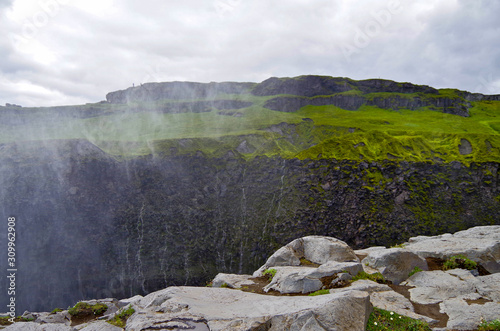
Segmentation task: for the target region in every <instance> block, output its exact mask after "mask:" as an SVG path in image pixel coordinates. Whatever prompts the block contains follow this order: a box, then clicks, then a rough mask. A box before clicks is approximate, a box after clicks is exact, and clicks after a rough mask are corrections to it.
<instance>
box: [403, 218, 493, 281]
mask: <svg viewBox="0 0 500 331" xmlns="http://www.w3.org/2000/svg"><path fill="white" fill-rule="evenodd" d="M405 248H406V249H407V250H411V251H413V252H415V253H416V254H418V255H419V256H421V257H424V258H426V257H436V258H441V259H443V260H446V259H448V258H450V257H451V256H453V255H459V254H462V255H465V256H467V257H468V258H469V259H471V260H474V261H476V262H479V263H480V264H481V265H482V266H483V267H485V268H486V270H488V271H489V272H491V273H496V272H500V225H492V226H478V227H474V228H471V229H468V230H465V231H460V232H456V233H455V234H449V233H447V234H443V235H439V236H434V237H426V236H419V237H413V238H410V239H409V241H408V243H407V244H406V246H405Z"/></svg>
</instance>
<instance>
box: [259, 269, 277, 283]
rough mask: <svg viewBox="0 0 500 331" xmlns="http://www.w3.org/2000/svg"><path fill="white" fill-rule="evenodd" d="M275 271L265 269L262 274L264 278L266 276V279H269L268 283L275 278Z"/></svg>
mask: <svg viewBox="0 0 500 331" xmlns="http://www.w3.org/2000/svg"><path fill="white" fill-rule="evenodd" d="M276 271H277V270H276V269H267V270H265V271H264V272H263V273H262V274H263V275H264V276H266V275H267V277H268V278H269V281H271V280H272V279H273V277H274V276H276Z"/></svg>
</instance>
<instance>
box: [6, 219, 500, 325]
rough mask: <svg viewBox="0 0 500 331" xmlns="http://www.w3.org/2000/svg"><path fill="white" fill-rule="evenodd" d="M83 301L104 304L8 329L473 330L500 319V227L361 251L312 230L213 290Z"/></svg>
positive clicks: (219, 280) (220, 280)
mask: <svg viewBox="0 0 500 331" xmlns="http://www.w3.org/2000/svg"><path fill="white" fill-rule="evenodd" d="M456 256H459V257H456ZM454 257H455V258H454ZM447 260H448V262H446V261H447ZM472 261H474V262H475V263H474V262H472ZM469 269H471V270H469ZM370 275H371V276H370ZM410 275H411V276H410ZM370 279H372V280H370ZM373 280H376V281H373ZM310 293H314V294H323V295H316V296H309V295H308V294H310ZM85 303H87V304H88V305H87V306H86V307H98V305H99V304H100V305H102V304H104V305H106V307H107V310H106V311H105V312H100V313H99V314H94V315H95V316H94V315H92V313H89V311H90V310H88V309H87V315H85V316H87V317H85V316H84V315H82V314H83V313H82V311H83V310H82V311H79V312H76V313H75V311H74V310H73V311H70V312H69V311H68V310H65V311H59V312H53V313H29V312H26V313H25V314H24V315H23V317H24V318H25V319H26V320H28V319H33V321H31V322H16V323H14V324H12V325H10V326H7V327H6V328H5V329H4V330H6V331H10V330H27V331H30V330H33V331H38V330H44V331H50V330H63V331H64V330H68V331H69V330H82V331H93V330H104V331H108V330H109V331H115V330H123V329H125V330H130V331H141V330H254V331H261V330H262V331H264V330H349V331H352V330H365V329H366V328H367V323H368V319H369V316H370V314H371V313H372V311H373V309H374V307H375V308H379V309H384V310H388V311H391V312H394V313H396V314H398V315H402V316H408V317H410V318H413V319H416V320H420V321H424V322H426V323H428V325H429V326H430V327H431V328H433V329H434V330H476V329H477V328H478V326H479V324H480V323H481V321H486V322H488V321H493V320H497V319H500V226H482V227H475V228H471V229H469V230H466V231H461V232H457V233H455V234H453V235H452V234H443V235H440V236H435V237H424V236H419V237H414V238H411V239H410V240H409V241H408V242H407V243H404V244H401V245H398V246H397V247H393V248H385V247H371V248H368V249H363V250H357V251H354V250H352V249H351V248H350V247H349V246H348V245H347V244H346V243H344V242H342V241H340V240H338V239H335V238H330V237H321V236H308V237H304V238H300V239H296V240H294V241H292V242H291V243H289V244H288V245H286V246H284V247H282V248H280V249H279V250H278V251H276V252H275V253H274V254H273V255H272V256H271V257H270V258H269V259H268V260H267V262H266V263H265V264H264V265H263V266H262V267H261V268H259V269H258V270H257V271H255V273H254V274H253V275H233V274H219V275H217V276H216V277H215V279H214V280H213V282H212V287H204V288H203V287H169V288H166V289H164V290H160V291H157V292H154V293H151V294H149V295H147V296H145V297H142V296H135V297H132V298H129V299H124V300H116V299H104V300H91V301H86V302H85ZM99 315H100V316H99ZM128 315H130V316H128ZM127 317H128V319H126V320H125V318H127ZM108 321H122V322H123V326H124V327H123V328H122V327H118V326H115V325H112V324H110V323H108ZM115 324H117V323H115Z"/></svg>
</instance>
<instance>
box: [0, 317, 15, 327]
mask: <svg viewBox="0 0 500 331" xmlns="http://www.w3.org/2000/svg"><path fill="white" fill-rule="evenodd" d="M9 318H10V316H2V317H0V325H11V324H12V322H11V321H9Z"/></svg>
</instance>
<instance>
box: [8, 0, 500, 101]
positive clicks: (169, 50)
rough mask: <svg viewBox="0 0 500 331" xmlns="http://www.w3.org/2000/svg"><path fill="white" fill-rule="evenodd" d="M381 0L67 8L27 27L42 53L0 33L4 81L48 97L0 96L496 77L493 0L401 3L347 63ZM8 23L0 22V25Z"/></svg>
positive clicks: (75, 97)
mask: <svg viewBox="0 0 500 331" xmlns="http://www.w3.org/2000/svg"><path fill="white" fill-rule="evenodd" d="M16 1H21V0H16ZM103 2H105V1H103ZM389 2H390V1H388V2H385V1H384V2H373V1H367V0H364V1H356V2H352V1H341V0H336V1H330V0H328V1H326V0H314V1H305V0H290V1H287V2H269V1H267V2H266V1H264V0H255V1H252V2H249V1H243V0H214V1H201V0H189V1H184V2H182V3H181V2H176V3H173V2H170V1H160V0H145V1H141V2H137V1H132V0H126V1H120V2H113V6H109V7H106V8H105V12H92V11H89V10H80V9H78V8H77V7H74V6H71V5H68V6H67V7H65V8H64V10H61V11H60V13H59V14H58V15H57V16H55V17H53V18H51V21H50V22H49V24H48V25H47V26H45V27H44V28H43V29H40V31H39V33H38V34H37V36H36V41H37V42H38V43H39V44H37V45H38V46H40V45H42V47H45V48H46V49H45V51H47V52H48V54H49V55H51V56H53V57H54V59H53V60H52V62H51V61H50V57H49V58H48V60H47V59H46V58H44V57H43V56H41V55H40V54H39V55H38V56H35V54H28V55H26V54H19V53H17V51H16V50H15V49H13V48H12V45H9V44H8V43H7V44H6V43H5V42H4V43H1V42H0V49H2V50H3V49H6V50H7V52H2V53H1V54H2V55H1V56H2V61H0V79H3V82H4V84H5V83H6V82H9V81H22V80H26V81H28V82H30V83H31V84H32V85H34V86H38V87H40V88H43V89H46V90H48V91H51V92H50V93H48V94H47V98H48V99H46V100H44V94H43V93H42V94H40V93H39V92H29V91H21V90H15V87H13V88H12V89H9V91H8V94H5V93H3V94H1V95H0V104H2V103H4V102H15V103H21V104H29V103H30V102H37V103H39V104H40V105H44V104H52V103H53V102H54V100H53V98H54V95H56V96H60V97H61V98H62V99H63V100H64V101H65V102H72V101H73V102H81V101H82V100H84V101H85V102H94V101H99V100H102V99H103V98H104V96H105V94H106V93H107V92H109V91H112V90H116V89H121V88H126V87H128V86H131V85H132V83H136V84H138V83H141V82H145V81H146V80H149V81H161V80H163V81H168V80H194V81H204V82H208V81H222V80H232V81H260V80H263V79H266V78H268V77H269V76H295V75H301V74H323V75H332V76H347V77H351V78H354V79H365V78H372V77H381V78H387V79H394V80H400V81H410V82H414V83H419V84H426V85H432V86H436V87H456V88H460V89H468V90H474V89H476V88H479V89H481V90H480V91H479V92H488V93H492V91H493V89H494V87H495V86H497V85H495V84H494V83H495V82H496V81H498V80H500V70H499V68H500V64H499V58H500V56H499V55H500V46H499V45H498V43H497V42H496V41H497V39H498V37H497V36H498V31H499V28H500V24H499V23H498V22H497V19H496V17H495V15H496V13H498V12H499V9H500V3H498V2H493V3H492V2H491V1H478V0H460V1H457V2H455V1H449V0H439V1H430V0H429V1H425V0H424V1H419V2H412V1H407V0H401V2H400V3H401V11H400V12H398V14H397V15H391V17H390V23H389V24H387V25H384V26H380V29H379V31H377V33H376V34H375V35H374V36H372V37H370V38H369V44H368V45H367V46H365V47H357V48H356V49H355V50H356V53H354V54H353V55H352V57H351V59H350V61H347V59H346V57H345V56H344V54H343V53H342V48H341V46H342V45H343V44H351V45H354V42H355V41H354V38H355V36H356V33H357V31H358V30H359V29H360V30H361V31H364V32H366V30H365V29H366V27H367V26H369V24H371V23H373V22H375V23H376V22H377V21H376V19H375V18H374V16H373V15H374V14H373V13H374V12H379V13H380V12H381V11H386V10H387V8H388V4H389ZM13 28H14V27H13V26H12V25H9V24H8V22H5V21H1V22H0V29H2V30H3V31H9V29H10V31H12V29H13ZM9 50H10V53H9ZM43 50H44V49H42V51H43ZM40 59H41V60H46V61H45V62H47V63H45V62H44V61H41V60H40ZM481 81H486V83H481ZM0 83H1V81H0ZM495 91H496V90H495ZM496 93H500V91H496ZM33 95H35V96H36V97H34V96H33ZM12 99H14V100H12Z"/></svg>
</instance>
